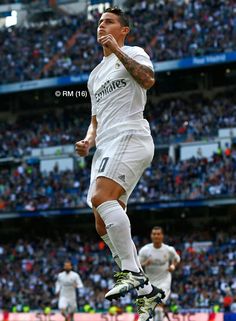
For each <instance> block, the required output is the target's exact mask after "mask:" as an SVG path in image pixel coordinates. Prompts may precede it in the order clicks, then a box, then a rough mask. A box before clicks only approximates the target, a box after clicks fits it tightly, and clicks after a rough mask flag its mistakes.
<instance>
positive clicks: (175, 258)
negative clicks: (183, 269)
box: [169, 246, 180, 263]
mask: <svg viewBox="0 0 236 321" xmlns="http://www.w3.org/2000/svg"><path fill="white" fill-rule="evenodd" d="M169 252H170V260H171V261H172V262H173V261H176V262H178V263H179V262H180V256H179V254H178V253H177V252H176V250H175V248H174V247H173V246H169Z"/></svg>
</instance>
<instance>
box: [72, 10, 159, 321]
mask: <svg viewBox="0 0 236 321" xmlns="http://www.w3.org/2000/svg"><path fill="white" fill-rule="evenodd" d="M129 30H130V29H129V21H128V18H127V17H126V15H125V14H124V13H123V12H122V11H121V10H120V9H118V8H109V9H106V10H105V12H104V13H103V14H102V16H101V18H100V20H99V23H98V28H97V39H98V42H99V43H100V44H101V46H102V48H103V53H104V57H103V60H102V61H101V63H100V64H98V66H97V67H95V69H94V70H93V71H92V72H91V74H90V77H89V80H88V89H89V92H90V96H91V102H92V118H91V123H90V126H89V128H88V132H87V135H86V137H85V138H84V139H83V140H81V141H79V142H77V143H76V145H75V146H76V147H75V148H76V151H77V152H78V154H79V155H80V156H87V155H88V153H89V149H90V148H91V147H93V146H94V145H96V148H97V149H96V152H95V154H94V156H93V163H92V169H91V180H90V188H89V192H88V204H89V205H90V206H91V207H93V211H94V214H95V220H96V229H97V232H98V234H99V235H100V236H101V237H102V239H103V240H104V241H105V242H106V244H107V245H108V246H109V248H110V250H111V252H112V255H113V257H114V258H115V260H116V262H117V264H118V265H119V266H120V268H121V272H119V273H117V274H116V275H115V276H116V284H115V286H114V287H113V288H112V289H111V290H110V291H109V292H108V293H107V294H106V296H105V297H106V298H107V299H109V300H111V299H113V298H119V297H120V296H122V295H125V294H126V293H127V292H128V291H130V290H132V289H133V288H136V289H140V290H139V298H138V300H137V304H138V308H139V314H140V318H139V321H147V320H149V318H150V315H151V314H152V311H153V310H154V308H155V306H156V305H157V304H158V303H160V301H161V298H162V297H163V296H164V294H163V292H162V291H160V290H159V289H157V288H155V287H153V286H152V285H151V284H150V282H149V281H148V278H147V277H146V276H145V275H144V274H143V272H142V268H141V265H140V262H139V260H138V256H137V251H136V248H135V245H134V243H133V241H132V238H131V231H130V221H129V219H128V216H127V215H126V212H125V209H126V205H127V201H128V198H129V196H130V194H131V192H132V191H133V189H134V187H135V185H136V184H137V182H138V180H139V179H140V177H141V175H142V173H143V171H144V170H145V168H146V167H148V166H149V165H150V163H151V161H152V158H153V154H154V144H153V140H152V137H151V134H150V128H149V124H148V122H147V121H146V120H145V119H144V118H143V111H144V106H145V103H146V90H147V89H149V88H151V87H152V86H153V84H154V83H155V79H154V71H153V65H152V63H151V61H150V58H149V56H148V55H147V54H146V53H145V51H144V50H143V49H142V48H140V47H130V46H124V41H125V38H126V36H127V34H128V33H129Z"/></svg>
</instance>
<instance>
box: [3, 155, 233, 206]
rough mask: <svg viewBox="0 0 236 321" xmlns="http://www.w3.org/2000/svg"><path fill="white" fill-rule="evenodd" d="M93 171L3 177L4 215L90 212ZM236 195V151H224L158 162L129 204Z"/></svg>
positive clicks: (21, 170) (28, 169) (31, 168)
mask: <svg viewBox="0 0 236 321" xmlns="http://www.w3.org/2000/svg"><path fill="white" fill-rule="evenodd" d="M89 177H90V168H89V165H88V164H87V163H86V161H79V163H78V166H77V169H76V170H66V171H59V170H58V167H57V166H55V167H54V169H53V170H52V171H51V172H41V171H40V169H39V166H38V164H27V163H23V164H20V165H19V166H18V167H15V168H14V169H12V168H10V169H9V168H5V169H2V170H1V173H0V211H14V210H17V211H34V210H43V209H63V208H67V209H68V208H81V207H85V206H86V195H87V189H88V186H89ZM235 195H236V150H234V149H233V150H231V149H230V153H229V154H227V155H226V154H225V153H223V152H222V151H221V150H220V149H219V151H218V153H215V154H214V155H213V156H212V157H211V159H207V158H204V157H196V158H191V159H188V160H184V161H178V162H176V163H174V162H173V161H172V160H171V159H170V158H169V157H168V156H167V155H163V156H162V157H159V156H157V157H156V158H155V159H154V161H153V163H152V167H150V168H148V169H147V170H146V171H145V172H144V175H143V176H142V178H141V180H140V181H139V183H138V185H137V186H136V188H135V190H134V192H133V194H132V195H131V197H130V203H134V202H150V201H173V200H201V199H209V198H214V197H221V196H222V197H232V196H235Z"/></svg>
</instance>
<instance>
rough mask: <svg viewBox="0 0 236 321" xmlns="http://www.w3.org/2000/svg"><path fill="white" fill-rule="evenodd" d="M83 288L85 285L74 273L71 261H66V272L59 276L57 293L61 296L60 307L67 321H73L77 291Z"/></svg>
mask: <svg viewBox="0 0 236 321" xmlns="http://www.w3.org/2000/svg"><path fill="white" fill-rule="evenodd" d="M82 287H83V283H82V281H81V278H80V276H79V274H78V273H76V272H74V271H72V264H71V262H70V261H65V263H64V271H63V272H61V273H59V274H58V277H57V282H56V291H55V292H56V294H57V295H59V302H58V307H59V309H60V311H61V313H62V315H63V316H64V317H65V321H73V316H74V313H75V311H76V309H77V303H76V289H77V288H82Z"/></svg>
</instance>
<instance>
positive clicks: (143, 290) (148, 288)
mask: <svg viewBox="0 0 236 321" xmlns="http://www.w3.org/2000/svg"><path fill="white" fill-rule="evenodd" d="M133 251H134V257H135V261H136V264H137V266H138V267H139V270H140V271H142V272H143V268H142V265H141V263H140V261H139V257H138V253H137V249H136V246H135V244H134V242H133ZM137 292H138V296H140V295H145V294H149V293H151V292H152V285H151V283H150V282H148V284H144V287H143V288H141V287H140V288H139V289H138V290H137Z"/></svg>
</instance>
